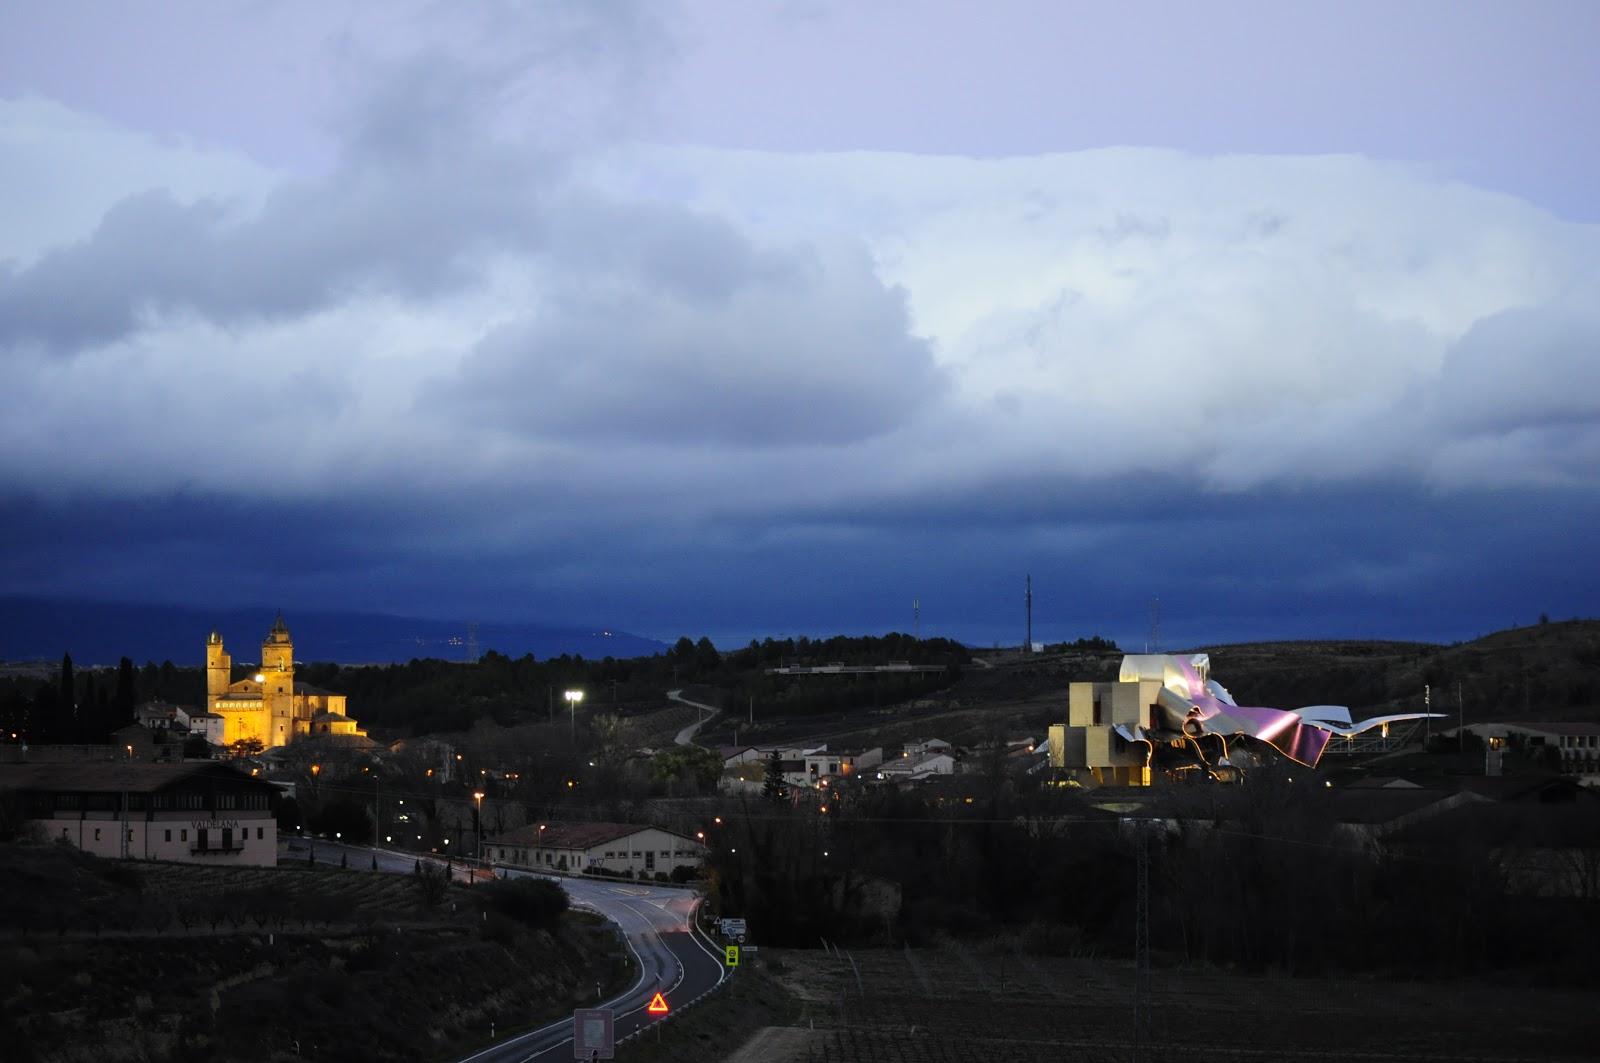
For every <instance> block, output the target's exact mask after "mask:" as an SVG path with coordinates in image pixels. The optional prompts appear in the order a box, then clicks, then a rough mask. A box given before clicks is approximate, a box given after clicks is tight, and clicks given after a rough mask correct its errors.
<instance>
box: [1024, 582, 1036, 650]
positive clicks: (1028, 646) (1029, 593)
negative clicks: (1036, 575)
mask: <svg viewBox="0 0 1600 1063" xmlns="http://www.w3.org/2000/svg"><path fill="white" fill-rule="evenodd" d="M1023 600H1024V601H1025V602H1026V603H1027V611H1028V640H1027V641H1026V642H1024V643H1023V644H1022V652H1023V653H1032V652H1033V574H1032V573H1029V574H1028V580H1027V590H1026V591H1025V592H1024V594H1023Z"/></svg>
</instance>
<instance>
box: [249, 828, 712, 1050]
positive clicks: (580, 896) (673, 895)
mask: <svg viewBox="0 0 1600 1063" xmlns="http://www.w3.org/2000/svg"><path fill="white" fill-rule="evenodd" d="M305 845H306V841H305V840H304V839H295V840H294V841H293V842H292V843H287V844H285V845H284V846H283V847H282V849H281V850H280V852H281V853H282V854H283V855H284V856H285V857H287V858H288V859H289V860H303V859H305V858H306V857H307V856H308V855H309V849H307V848H305V847H304V846H305ZM341 855H342V856H344V857H345V858H346V860H347V863H348V866H349V867H350V868H351V869H353V870H364V869H365V870H370V869H371V867H372V861H373V860H374V858H376V860H377V864H378V868H379V870H381V871H390V872H409V871H411V870H412V868H413V867H415V865H416V861H417V859H418V857H417V855H416V854H415V853H404V852H397V851H393V850H388V849H376V850H374V849H371V848H367V847H362V846H353V845H341V844H339V843H337V842H330V841H325V840H322V839H318V841H317V842H316V858H317V861H318V862H319V863H331V864H337V863H339V861H340V857H341ZM434 862H435V863H437V861H434ZM499 872H501V873H504V874H507V875H512V876H521V875H533V876H535V877H544V878H555V880H556V881H557V882H560V883H561V886H562V888H563V889H565V890H566V891H567V896H568V897H570V898H571V900H572V904H573V906H574V907H577V908H587V909H589V910H590V911H594V912H598V913H599V914H600V915H602V916H604V917H605V918H607V919H609V920H611V921H612V922H613V923H616V924H617V926H618V927H620V928H621V930H622V935H623V940H624V941H625V942H626V943H627V946H628V949H629V950H630V951H631V952H632V953H633V956H634V960H635V962H636V963H637V965H638V969H639V976H638V978H636V979H635V981H634V983H633V985H631V986H630V987H629V988H628V989H627V990H625V991H624V992H622V993H620V994H618V995H616V996H614V997H612V998H611V999H610V1000H604V1001H597V1002H595V1003H594V1004H593V1005H590V1006H592V1007H604V1008H611V1009H612V1011H613V1012H614V1016H613V1028H614V1030H615V1033H616V1039H617V1040H618V1041H619V1042H620V1041H621V1040H622V1039H623V1038H625V1037H627V1036H629V1035H630V1034H634V1033H638V1032H639V1031H641V1030H644V1029H646V1028H648V1027H649V1026H651V1025H652V1024H654V1023H656V1022H660V1021H662V1020H660V1019H657V1018H655V1017H654V1016H652V1015H650V1014H648V1013H647V1012H646V1011H645V1008H646V1006H647V1005H648V1004H649V1003H650V998H651V997H653V996H654V995H655V994H656V993H657V992H658V991H659V992H660V993H661V994H662V995H663V996H664V997H666V1000H667V1006H668V1007H669V1008H670V1009H671V1012H672V1013H676V1012H679V1011H681V1010H682V1009H683V1008H685V1007H687V1006H688V1005H690V1004H692V1003H694V1002H695V1001H696V1000H698V999H700V998H701V997H702V996H704V995H705V994H707V993H709V992H711V990H713V989H715V988H717V986H719V985H721V984H722V982H723V980H724V979H725V978H726V977H727V974H728V970H727V968H726V967H724V966H723V962H722V956H721V955H720V954H719V953H718V952H716V951H715V949H714V948H713V946H712V945H711V944H710V943H709V942H708V941H707V940H706V938H705V937H704V935H702V934H701V933H699V931H698V930H697V928H696V926H695V909H696V908H698V907H699V905H700V900H701V898H700V896H699V895H698V894H696V893H695V892H694V891H693V890H686V889H678V888H674V887H671V886H651V885H645V884H644V883H637V884H635V883H631V882H617V881H611V880H608V879H586V878H564V877H556V876H548V875H547V876H539V875H537V873H535V872H530V871H519V870H516V869H514V868H501V869H499ZM457 874H458V875H460V874H463V872H462V871H461V869H459V868H458V869H457ZM479 874H480V875H482V874H484V873H483V872H480V873H479ZM571 1058H572V1017H571V1016H570V1015H569V1016H567V1017H565V1018H562V1019H558V1020H556V1021H555V1022H552V1023H549V1024H548V1025H545V1026H541V1027H540V1028H538V1029H536V1030H531V1031H529V1032H527V1033H523V1034H519V1035H517V1036H516V1037H511V1038H508V1039H506V1040H504V1041H502V1042H500V1043H499V1044H497V1045H493V1046H491V1047H489V1048H486V1049H484V1050H483V1051H481V1052H478V1053H476V1054H475V1055H472V1056H468V1057H467V1058H466V1059H465V1060H463V1061H462V1063H532V1061H535V1060H537V1061H539V1063H551V1061H554V1060H558V1059H559V1060H570V1059H571Z"/></svg>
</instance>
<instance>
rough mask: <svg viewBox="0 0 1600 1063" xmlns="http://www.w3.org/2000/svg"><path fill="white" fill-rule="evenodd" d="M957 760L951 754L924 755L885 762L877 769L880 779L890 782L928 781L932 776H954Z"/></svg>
mask: <svg viewBox="0 0 1600 1063" xmlns="http://www.w3.org/2000/svg"><path fill="white" fill-rule="evenodd" d="M955 771H956V758H955V757H952V756H951V755H950V754H949V753H924V754H922V755H921V756H917V757H912V756H903V757H901V758H900V759H899V760H890V761H885V762H884V763H883V764H880V765H879V766H878V769H877V775H878V778H880V779H883V780H885V781H889V782H906V781H912V780H917V779H926V778H928V777H929V776H931V775H954V774H955Z"/></svg>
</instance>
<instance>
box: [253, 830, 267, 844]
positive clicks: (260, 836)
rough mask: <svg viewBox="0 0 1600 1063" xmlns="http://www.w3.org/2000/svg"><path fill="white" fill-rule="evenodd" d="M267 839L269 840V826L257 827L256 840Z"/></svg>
mask: <svg viewBox="0 0 1600 1063" xmlns="http://www.w3.org/2000/svg"><path fill="white" fill-rule="evenodd" d="M266 840H267V828H265V827H257V828H256V841H258V842H262V841H266Z"/></svg>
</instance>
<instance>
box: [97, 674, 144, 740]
mask: <svg viewBox="0 0 1600 1063" xmlns="http://www.w3.org/2000/svg"><path fill="white" fill-rule="evenodd" d="M137 701H138V693H137V687H136V684H135V681H134V672H133V661H132V659H130V658H127V657H124V658H122V660H121V662H120V663H119V664H118V665H117V692H116V694H115V695H114V696H113V697H112V698H111V712H110V713H109V714H108V715H107V716H106V717H104V719H105V723H106V724H107V726H106V728H105V729H106V733H107V734H110V733H111V732H112V731H115V730H116V729H117V728H119V727H122V726H124V725H126V724H129V723H132V722H133V708H134V705H135V703H136V702H137Z"/></svg>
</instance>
